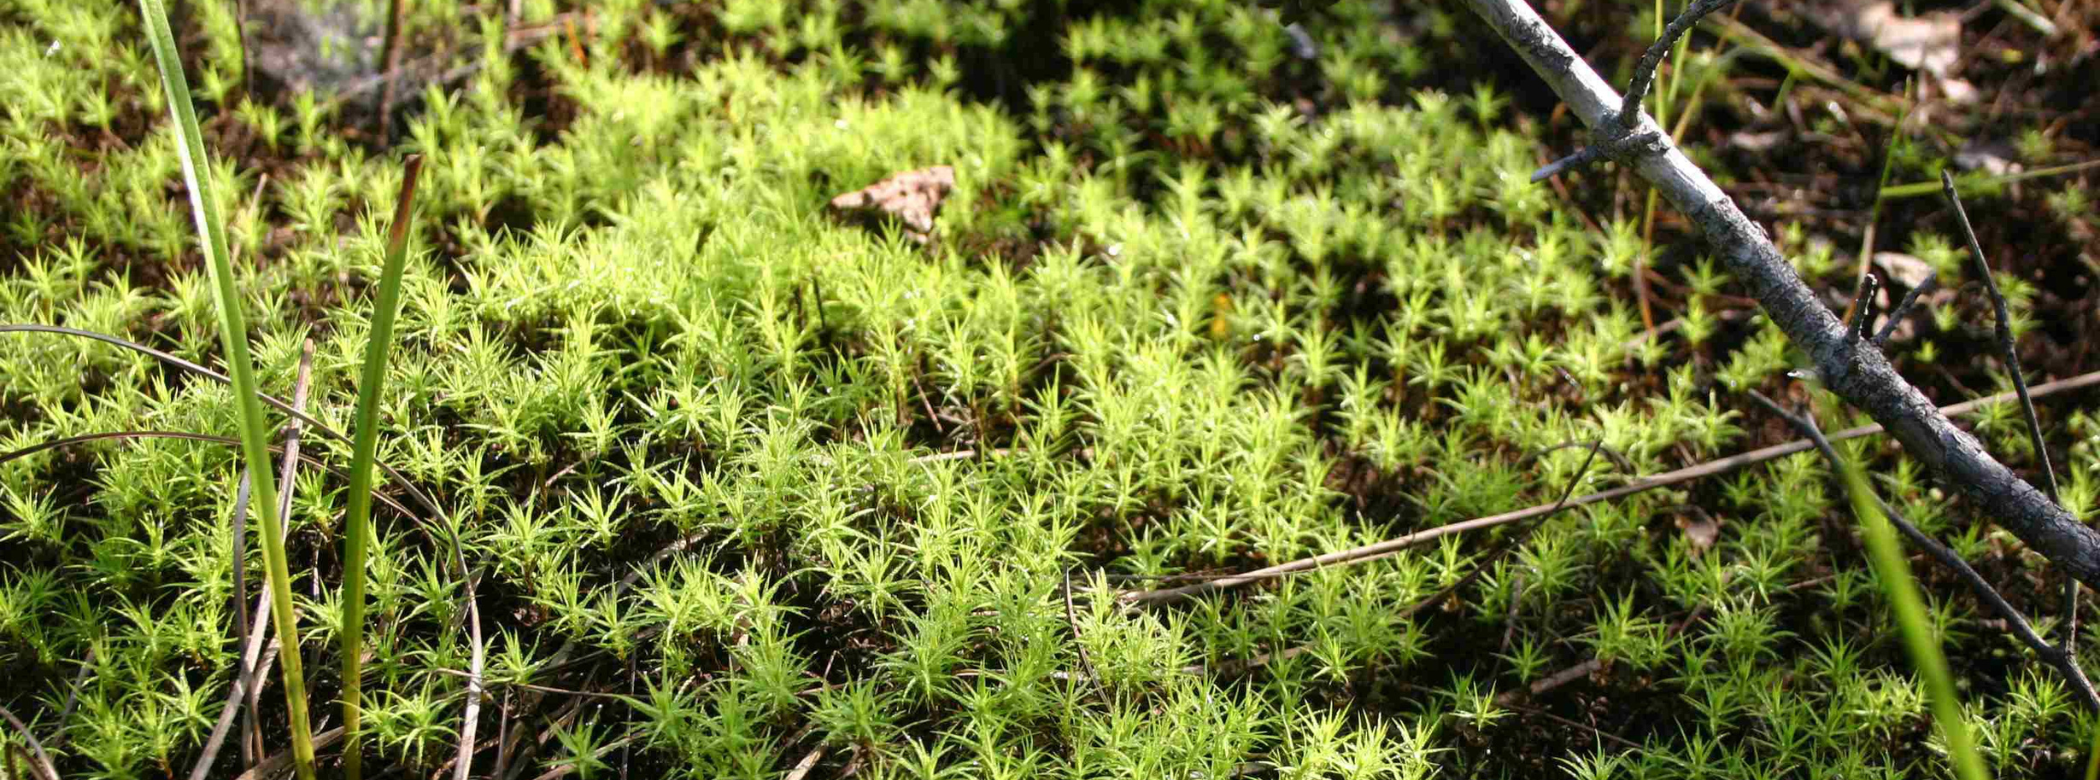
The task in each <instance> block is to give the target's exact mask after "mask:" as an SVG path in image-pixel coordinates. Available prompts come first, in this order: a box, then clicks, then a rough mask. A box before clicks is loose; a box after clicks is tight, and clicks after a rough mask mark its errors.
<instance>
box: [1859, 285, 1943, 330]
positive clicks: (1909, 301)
mask: <svg viewBox="0 0 2100 780" xmlns="http://www.w3.org/2000/svg"><path fill="white" fill-rule="evenodd" d="M1939 281H1940V275H1939V272H1937V271H1935V272H1933V273H1930V274H1926V275H1925V281H1922V282H1919V283H1918V286H1916V287H1912V288H1910V292H1907V293H1904V294H1903V300H1901V301H1898V302H1897V303H1896V308H1894V309H1892V310H1890V311H1889V317H1888V320H1887V321H1884V322H1882V323H1881V330H1879V331H1876V332H1875V333H1874V346H1876V347H1885V346H1888V343H1889V336H1890V335H1891V334H1893V333H1895V332H1896V325H1897V324H1899V323H1901V322H1903V318H1904V317H1908V316H1910V310H1911V307H1913V306H1916V305H1918V298H1920V297H1922V296H1924V295H1925V293H1928V292H1931V291H1932V288H1933V287H1934V286H1935V285H1937V284H1939Z"/></svg>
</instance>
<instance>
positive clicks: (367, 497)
mask: <svg viewBox="0 0 2100 780" xmlns="http://www.w3.org/2000/svg"><path fill="white" fill-rule="evenodd" d="M406 164H407V166H408V170H407V173H406V174H405V175H404V176H403V177H402V179H401V195H400V197H399V198H397V199H395V201H394V224H393V225H392V227H390V228H389V229H388V232H387V242H386V260H385V262H384V264H383V265H382V266H381V267H380V271H379V297H378V299H377V300H375V301H374V302H373V304H372V330H371V332H370V333H369V334H367V336H366V340H365V365H364V371H363V373H362V374H361V375H360V376H359V378H358V382H357V417H356V422H355V427H354V428H352V429H351V433H350V436H351V441H350V510H349V514H348V515H347V519H346V520H345V523H346V527H345V530H344V533H343V636H342V642H343V650H342V653H343V776H344V777H347V778H349V779H350V780H358V778H359V776H360V775H361V774H362V773H363V767H362V764H363V761H362V756H361V755H360V753H359V748H358V737H359V733H358V732H359V726H360V720H361V717H360V715H361V713H360V711H359V706H360V704H361V702H360V701H359V699H360V697H361V691H362V688H363V685H362V678H363V670H362V669H361V668H360V663H359V658H360V656H361V654H362V653H363V650H364V648H363V644H364V634H365V626H364V624H365V547H366V542H367V541H368V540H369V539H370V538H371V534H372V465H373V463H374V462H375V461H376V460H377V458H378V450H379V398H380V395H381V393H380V390H381V388H382V386H383V385H384V384H385V383H386V367H387V355H388V353H389V352H391V351H392V349H393V345H394V315H395V314H396V313H397V312H398V311H399V310H400V308H401V275H402V269H403V267H404V266H405V265H406V264H407V262H408V230H409V216H410V215H411V213H412V212H413V211H414V209H415V199H416V178H417V175H418V174H420V173H421V172H422V170H423V156H422V155H410V156H409V158H408V161H407V163H406Z"/></svg>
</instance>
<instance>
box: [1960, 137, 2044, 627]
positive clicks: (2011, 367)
mask: <svg viewBox="0 0 2100 780" xmlns="http://www.w3.org/2000/svg"><path fill="white" fill-rule="evenodd" d="M1940 187H1941V189H1942V191H1943V192H1944V193H1945V194H1946V196H1947V203H1949V204H1950V205H1952V206H1954V216H1955V217H1956V218H1957V219H1958V220H1959V221H1960V223H1961V235H1962V238H1964V239H1966V240H1967V241H1968V242H1969V255H1970V256H1971V257H1973V258H1975V260H1976V275H1977V276H1980V277H1983V289H1984V290H1986V291H1988V292H1990V294H1991V310H1992V313H1994V314H1996V315H1997V320H1996V324H1997V335H1998V353H1999V357H2002V358H2004V359H2005V373H2006V374H2008V375H2010V376H2011V377H2012V385H2013V391H2014V392H2016V393H2019V394H2020V412H2021V414H2022V415H2023V416H2025V417H2026V419H2027V437H2028V441H2029V442H2030V443H2031V444H2033V445H2034V458H2035V460H2036V461H2038V462H2040V463H2041V465H2042V493H2043V495H2046V496H2047V497H2048V498H2049V502H2050V503H2052V504H2054V503H2057V501H2058V499H2057V496H2058V492H2057V487H2056V468H2055V467H2054V466H2052V465H2050V463H2049V446H2048V444H2047V443H2046V442H2045V441H2043V439H2042V422H2041V419H2040V418H2039V417H2036V416H2035V413H2034V399H2033V398H2031V397H2029V396H2028V394H2027V376H2026V374H2025V373H2023V372H2021V371H2020V350H2019V346H2018V345H2017V344H2015V343H2014V342H2013V332H2012V313H2011V312H2009V311H2007V307H2006V305H2005V293H2003V292H2000V291H1999V290H1998V279H1997V277H1995V276H1992V275H1991V261H1989V260H1987V259H1985V258H1984V256H1983V245H1982V244H1981V243H1979V242H1977V240H1976V228H1975V227H1972V226H1971V225H1970V224H1969V211H1968V209H1965V208H1963V207H1962V205H1961V193H1959V192H1957V191H1955V189H1954V174H1952V173H1948V172H1947V171H1946V170H1944V169H1943V170H1941V171H1940ZM2064 619H2065V621H2067V622H2068V624H2069V630H2068V631H2065V632H2064V648H2065V649H2066V650H2067V651H2070V650H2072V649H2074V648H2075V647H2076V646H2077V643H2078V580H2077V578H2075V577H2067V578H2065V579H2064Z"/></svg>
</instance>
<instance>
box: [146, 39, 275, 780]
mask: <svg viewBox="0 0 2100 780" xmlns="http://www.w3.org/2000/svg"><path fill="white" fill-rule="evenodd" d="M139 14H140V15H141V16H142V17H143V18H144V22H145V27H146V37H147V39H148V41H149V42H150V43H151V44H152V46H153V60H154V62H155V64H157V65H158V66H159V67H160V83H161V85H162V86H163V87H165V88H166V89H167V96H168V113H169V115H170V118H171V119H172V120H173V121H174V126H175V134H176V138H177V140H178V141H180V143H179V144H177V146H176V150H177V151H178V152H179V153H180V155H181V158H182V178H183V181H184V183H185V184H187V185H188V187H189V192H190V215H191V216H192V217H193V218H195V220H196V222H197V233H198V236H199V238H200V239H201V241H202V243H203V248H204V257H205V261H206V263H207V264H209V265H210V266H211V276H212V292H213V294H214V296H215V297H216V298H217V299H218V304H219V337H220V340H221V341H222V342H224V346H225V349H226V372H227V374H229V375H230V376H231V377H232V379H233V399H234V403H235V404H237V405H238V406H239V409H240V429H241V456H242V460H243V461H244V462H246V463H247V465H248V470H249V472H250V474H251V480H252V486H253V488H254V496H255V500H254V501H253V502H251V504H250V505H251V506H253V507H254V509H255V512H256V513H257V514H258V515H260V516H261V518H262V522H261V523H260V524H259V525H260V527H259V528H258V529H257V531H258V533H261V534H262V538H263V539H262V542H263V543H262V548H263V565H264V568H265V570H266V573H267V575H268V579H269V587H270V598H271V607H270V621H271V623H272V624H274V625H275V626H276V629H277V640H278V642H279V643H280V644H281V645H282V646H283V649H282V651H281V652H282V653H283V656H282V661H281V663H282V668H283V669H284V698H285V702H286V705H287V707H288V708H289V709H290V715H291V726H292V760H293V762H294V764H295V766H297V768H298V773H299V777H300V778H302V780H310V778H312V777H313V775H314V748H313V735H312V733H311V726H310V725H309V722H308V720H307V713H306V677H305V674H304V672H303V670H302V669H301V664H300V662H299V627H298V623H297V619H296V618H295V617H294V615H293V613H292V584H291V581H292V576H291V570H290V568H289V566H288V564H287V563H286V562H285V553H284V541H283V540H282V538H281V536H280V534H279V529H280V528H281V527H282V525H281V524H282V519H281V518H279V517H278V516H277V484H276V481H275V480H274V479H273V478H272V477H271V473H272V472H271V466H272V464H271V463H270V426H269V423H268V421H266V420H265V419H264V418H263V407H262V402H261V401H259V400H257V399H256V386H255V370H254V367H253V366H252V365H251V362H250V358H249V356H248V323H247V321H246V318H245V317H243V316H242V315H241V298H240V291H239V290H238V289H237V288H236V287H235V286H234V280H233V262H232V259H231V256H230V255H229V253H228V252H227V250H226V230H225V220H223V219H222V218H221V217H220V215H219V207H218V204H217V202H216V201H215V200H214V199H213V197H212V180H211V165H210V161H209V160H208V159H206V157H205V156H204V134H203V133H202V132H200V131H199V130H198V127H197V112H196V108H195V107H194V106H192V105H191V103H190V87H189V81H188V79H187V78H185V77H184V76H183V73H182V56H181V53H180V52H179V51H178V50H177V49H176V47H175V34H174V32H173V31H172V30H171V29H169V27H168V14H167V8H166V6H165V5H164V4H163V3H162V2H161V0H139Z"/></svg>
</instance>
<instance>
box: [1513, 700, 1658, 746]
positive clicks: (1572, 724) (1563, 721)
mask: <svg viewBox="0 0 2100 780" xmlns="http://www.w3.org/2000/svg"><path fill="white" fill-rule="evenodd" d="M1502 706H1505V707H1508V708H1510V709H1512V710H1516V711H1518V712H1521V713H1524V714H1526V715H1536V716H1538V717H1541V718H1545V719H1547V720H1550V721H1553V722H1554V723H1558V724H1560V725H1563V726H1567V727H1569V728H1576V729H1582V730H1583V731H1587V732H1589V733H1591V734H1595V735H1597V736H1600V737H1603V738H1605V739H1608V740H1611V741H1613V742H1617V743H1619V744H1620V745H1624V746H1626V747H1629V748H1632V749H1634V750H1640V749H1641V743H1639V742H1635V741H1633V740H1630V739H1627V738H1625V737H1622V736H1619V735H1617V734H1613V733H1611V732H1609V731H1605V730H1604V729H1600V728H1597V727H1596V726H1592V725H1590V724H1587V723H1580V722H1577V721H1572V720H1568V719H1567V718H1563V717H1561V716H1559V715H1555V714H1553V713H1550V712H1547V711H1545V710H1542V709H1539V708H1537V707H1525V706H1522V705H1516V704H1505V705H1502Z"/></svg>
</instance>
